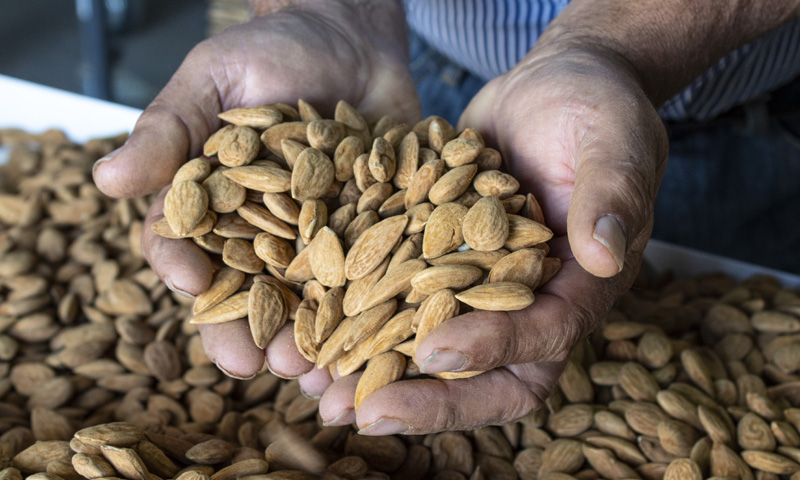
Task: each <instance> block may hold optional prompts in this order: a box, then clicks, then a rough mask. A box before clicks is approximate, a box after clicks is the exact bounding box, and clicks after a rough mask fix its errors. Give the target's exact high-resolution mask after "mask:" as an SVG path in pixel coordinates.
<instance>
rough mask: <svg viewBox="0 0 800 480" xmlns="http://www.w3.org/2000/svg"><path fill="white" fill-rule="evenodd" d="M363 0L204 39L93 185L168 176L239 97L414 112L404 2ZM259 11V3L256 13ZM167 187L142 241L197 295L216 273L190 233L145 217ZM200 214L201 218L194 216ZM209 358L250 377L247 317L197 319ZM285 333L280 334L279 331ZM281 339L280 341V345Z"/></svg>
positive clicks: (281, 352)
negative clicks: (166, 235)
mask: <svg viewBox="0 0 800 480" xmlns="http://www.w3.org/2000/svg"><path fill="white" fill-rule="evenodd" d="M370 6H372V7H375V8H362V7H364V6H363V5H358V4H356V3H354V2H349V1H345V0H342V1H334V2H330V1H324V2H323V1H319V2H304V3H303V4H302V5H301V6H298V7H292V8H286V9H283V10H279V11H277V12H273V13H270V14H269V15H265V16H262V17H258V18H256V19H255V20H253V21H251V22H249V23H248V24H245V25H242V26H239V27H235V28H231V29H229V30H227V31H226V32H224V33H223V34H221V35H219V36H217V37H214V38H212V39H209V40H207V41H205V42H203V43H201V44H199V45H198V46H197V47H195V49H193V50H192V52H190V53H189V55H188V56H187V58H186V60H185V61H184V63H183V64H182V65H181V67H180V68H179V69H178V71H177V72H176V73H175V75H174V76H173V78H172V80H171V81H170V82H169V84H168V85H167V86H166V87H165V88H164V90H162V92H161V93H160V94H159V95H158V97H157V98H156V99H155V100H154V101H153V103H152V104H151V105H150V106H149V107H148V108H147V109H146V110H145V112H144V114H143V115H142V117H141V118H140V119H139V121H138V123H137V125H136V128H135V129H134V131H133V133H132V135H131V137H130V139H129V140H128V142H127V143H126V144H125V145H124V146H123V147H122V148H121V149H120V150H119V151H117V152H115V154H113V156H109V157H106V158H105V159H104V161H102V162H98V164H97V165H96V166H95V170H94V178H95V182H96V183H97V185H98V187H99V188H100V189H101V190H102V191H103V192H104V193H106V194H109V195H112V196H115V197H132V196H138V195H144V194H148V193H151V192H154V191H158V190H159V189H161V188H163V187H165V186H166V185H168V184H169V183H170V182H171V181H172V177H173V175H174V174H175V172H176V171H177V170H178V168H179V167H181V165H182V164H183V163H184V162H186V161H187V159H191V158H195V157H197V156H198V155H200V154H202V149H203V144H204V142H205V141H206V139H207V138H208V137H209V136H210V134H211V133H213V132H215V131H216V130H217V129H218V128H219V127H220V125H221V124H222V121H221V120H220V119H219V118H217V114H219V113H220V112H223V111H226V110H230V109H232V108H236V107H241V106H252V105H258V104H267V103H273V102H281V101H286V102H291V103H294V102H296V100H297V98H299V97H302V98H304V99H306V100H309V101H310V102H313V104H314V106H315V107H316V108H318V109H319V110H320V111H321V112H323V113H325V114H326V115H327V116H328V117H330V118H332V113H333V109H334V106H335V104H336V102H337V101H338V100H340V99H345V100H347V101H348V102H349V103H350V104H352V105H353V106H355V107H357V108H358V109H359V111H361V112H362V113H363V114H364V115H365V116H367V118H376V117H377V116H379V115H381V114H382V112H385V111H389V110H391V111H392V112H393V114H394V115H395V116H396V117H398V118H401V119H403V120H405V121H409V122H410V121H416V119H417V118H418V117H419V100H418V99H417V96H416V91H415V89H414V85H413V82H412V81H411V77H410V75H409V73H408V68H407V63H408V58H407V51H406V47H405V45H406V41H405V30H404V28H403V27H404V25H403V23H402V21H399V22H396V21H395V20H396V19H402V15H403V13H402V6H401V5H400V4H399V3H398V2H394V1H390V0H386V1H381V2H371V3H370ZM257 13H258V12H257ZM165 194H166V191H162V195H161V196H160V197H159V199H158V201H156V202H155V203H154V204H153V206H152V208H151V210H150V212H149V216H148V220H147V225H146V226H145V229H144V231H145V233H144V238H143V250H144V253H145V256H146V258H147V259H148V261H149V262H150V264H151V266H152V267H153V269H154V270H155V271H156V273H158V275H159V276H160V277H161V278H162V279H163V280H164V281H165V282H166V283H167V285H168V286H169V287H170V288H171V289H173V290H175V291H178V292H183V293H185V294H187V295H190V296H196V295H199V294H200V293H202V292H204V291H206V290H207V289H208V287H209V285H210V284H211V272H212V265H211V263H210V261H209V259H208V257H207V256H206V254H205V253H204V252H203V251H202V250H201V249H200V248H198V247H197V246H196V245H194V244H193V243H192V242H191V241H189V240H182V239H163V238H161V237H159V236H158V235H156V234H155V233H153V232H152V230H151V225H152V224H153V223H155V222H156V221H158V220H159V219H160V218H161V217H162V214H163V206H164V203H163V199H164V195H165ZM195 220H196V219H195ZM201 333H202V335H203V340H204V345H205V347H206V351H207V353H208V355H209V356H210V358H211V359H212V360H214V361H215V362H216V363H217V364H218V365H219V366H220V367H221V368H223V369H224V370H225V371H226V372H228V373H229V374H231V375H234V376H238V377H249V376H252V375H253V374H255V373H256V372H257V371H258V370H259V369H260V368H261V366H262V365H263V363H264V355H265V352H264V351H263V350H262V349H260V348H259V347H258V346H256V344H255V343H254V342H253V340H252V337H251V335H250V333H249V331H248V325H247V322H246V321H241V320H240V321H236V322H229V323H225V324H221V325H207V326H202V328H201ZM287 336H288V337H290V336H291V332H290V331H287V330H282V331H281V332H279V333H278V336H277V339H276V340H275V342H274V344H275V345H278V346H276V347H275V348H274V349H267V358H268V361H270V366H271V368H272V369H273V370H274V371H276V372H278V373H279V374H281V375H283V376H297V375H299V374H301V373H303V372H305V371H307V370H309V369H310V368H311V364H310V363H308V362H307V361H306V360H304V359H303V358H302V357H300V355H299V354H298V353H297V352H296V350H295V349H294V346H293V345H292V346H291V347H288V345H289V344H290V343H293V342H290V343H287V342H286V341H285V340H286V338H287ZM281 340H284V341H283V342H281ZM281 346H283V347H281Z"/></svg>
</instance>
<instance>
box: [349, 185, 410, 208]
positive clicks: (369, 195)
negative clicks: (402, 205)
mask: <svg viewBox="0 0 800 480" xmlns="http://www.w3.org/2000/svg"><path fill="white" fill-rule="evenodd" d="M392 193H393V190H392V185H391V184H390V183H376V184H373V185H370V187H369V188H367V189H366V190H364V193H363V194H362V195H361V198H359V199H358V204H357V206H356V212H358V213H363V212H365V211H367V210H375V211H378V208H380V206H381V205H382V204H383V202H385V201H386V199H388V198H389V197H390V196H391V195H392ZM400 213H402V211H401V212H400Z"/></svg>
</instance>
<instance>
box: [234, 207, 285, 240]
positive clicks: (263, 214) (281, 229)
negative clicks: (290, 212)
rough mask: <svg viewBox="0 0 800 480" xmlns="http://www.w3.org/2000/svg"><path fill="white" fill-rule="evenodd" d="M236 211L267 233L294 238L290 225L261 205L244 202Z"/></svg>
mask: <svg viewBox="0 0 800 480" xmlns="http://www.w3.org/2000/svg"><path fill="white" fill-rule="evenodd" d="M236 213H238V214H239V216H240V217H242V218H243V219H245V220H246V221H247V222H248V223H250V224H251V225H254V226H256V227H258V228H260V229H261V230H263V231H265V232H267V233H271V234H272V235H276V236H278V237H281V238H286V239H289V240H294V238H295V233H294V230H293V229H292V227H290V226H289V225H287V224H286V223H284V222H283V221H282V220H280V219H279V218H278V217H276V216H275V215H273V214H271V213H270V212H269V210H267V209H266V208H264V207H262V206H261V205H258V204H255V203H252V202H244V203H243V204H242V205H241V206H240V207H239V208H237V209H236Z"/></svg>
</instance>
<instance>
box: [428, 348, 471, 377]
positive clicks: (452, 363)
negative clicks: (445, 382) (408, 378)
mask: <svg viewBox="0 0 800 480" xmlns="http://www.w3.org/2000/svg"><path fill="white" fill-rule="evenodd" d="M467 362H468V360H467V357H466V356H464V354H462V353H461V352H457V351H455V350H450V349H441V350H438V349H437V350H434V351H433V353H431V354H430V355H428V358H426V359H425V360H423V361H422V365H420V366H419V371H420V372H422V373H439V372H460V371H462V370H464V368H465V367H466V366H467Z"/></svg>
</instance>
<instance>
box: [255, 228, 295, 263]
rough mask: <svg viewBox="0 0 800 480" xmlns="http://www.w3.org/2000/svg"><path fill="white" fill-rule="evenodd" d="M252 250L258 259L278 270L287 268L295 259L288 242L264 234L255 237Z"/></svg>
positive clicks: (292, 249)
mask: <svg viewBox="0 0 800 480" xmlns="http://www.w3.org/2000/svg"><path fill="white" fill-rule="evenodd" d="M253 249H254V251H255V252H256V255H258V258H260V259H261V260H263V261H264V262H265V263H267V264H269V265H273V266H275V267H278V268H286V267H288V266H289V264H290V263H291V262H292V260H293V259H294V257H295V253H294V248H292V246H291V245H289V243H288V242H286V241H285V240H283V239H280V238H278V237H276V236H274V235H270V234H269V233H266V232H264V233H259V234H258V235H256V238H255V239H254V240H253Z"/></svg>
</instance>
